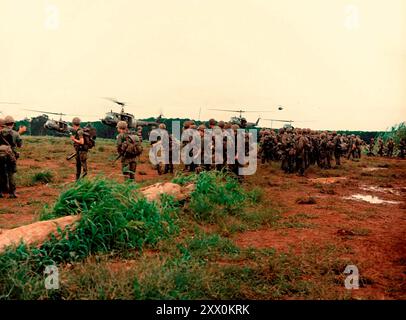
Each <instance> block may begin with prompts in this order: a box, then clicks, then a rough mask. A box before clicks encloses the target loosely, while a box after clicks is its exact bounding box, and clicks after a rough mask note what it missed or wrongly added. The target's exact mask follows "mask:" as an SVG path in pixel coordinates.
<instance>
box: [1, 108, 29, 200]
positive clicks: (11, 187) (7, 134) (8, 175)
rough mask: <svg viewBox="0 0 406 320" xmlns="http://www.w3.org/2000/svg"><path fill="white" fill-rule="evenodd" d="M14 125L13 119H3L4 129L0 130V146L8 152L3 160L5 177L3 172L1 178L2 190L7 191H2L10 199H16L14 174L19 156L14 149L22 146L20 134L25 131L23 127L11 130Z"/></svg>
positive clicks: (9, 117) (8, 117)
mask: <svg viewBox="0 0 406 320" xmlns="http://www.w3.org/2000/svg"><path fill="white" fill-rule="evenodd" d="M14 124H15V121H14V119H13V117H11V116H7V117H5V118H4V127H3V128H2V129H1V132H0V146H6V147H8V148H9V150H10V152H9V156H8V157H7V158H6V159H5V160H3V161H4V163H5V175H4V172H3V175H2V177H1V180H2V184H3V188H4V189H7V190H3V191H7V192H8V193H9V195H10V196H9V197H10V198H17V195H16V183H15V174H16V172H17V159H18V158H19V156H20V155H19V153H18V152H17V150H16V149H17V148H21V147H22V144H23V141H22V139H21V136H20V134H23V133H24V132H26V131H27V128H26V127H25V126H22V127H20V128H19V129H18V131H15V130H13V127H14ZM3 148H4V147H3ZM3 169H4V167H3ZM3 181H4V182H3Z"/></svg>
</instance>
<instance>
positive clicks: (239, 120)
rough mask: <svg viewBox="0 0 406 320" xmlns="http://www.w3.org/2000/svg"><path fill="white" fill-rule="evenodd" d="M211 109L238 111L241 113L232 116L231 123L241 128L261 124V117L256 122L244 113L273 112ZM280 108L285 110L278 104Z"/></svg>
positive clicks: (228, 110)
mask: <svg viewBox="0 0 406 320" xmlns="http://www.w3.org/2000/svg"><path fill="white" fill-rule="evenodd" d="M209 110H214V111H227V112H236V113H239V114H240V115H239V116H235V117H231V119H230V121H229V122H230V123H231V124H237V125H238V126H239V127H240V128H243V129H250V128H255V127H256V126H258V124H259V120H261V118H260V117H258V119H257V121H256V122H248V121H247V119H246V118H245V117H243V116H242V114H243V113H248V112H250V113H252V112H261V113H263V112H272V111H265V110H262V111H258V110H257V111H254V110H249V111H248V110H230V109H209ZM278 110H283V107H282V106H278Z"/></svg>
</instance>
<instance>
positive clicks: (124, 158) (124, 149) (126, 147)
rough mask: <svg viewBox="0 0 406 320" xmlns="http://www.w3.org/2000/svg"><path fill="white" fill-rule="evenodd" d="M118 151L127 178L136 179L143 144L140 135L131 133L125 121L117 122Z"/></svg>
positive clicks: (122, 169)
mask: <svg viewBox="0 0 406 320" xmlns="http://www.w3.org/2000/svg"><path fill="white" fill-rule="evenodd" d="M117 131H118V135H117V152H118V154H119V158H121V171H122V173H123V175H124V179H125V180H132V181H134V180H135V170H136V169H137V156H139V155H141V153H142V145H141V142H140V139H139V137H138V135H136V134H130V132H129V131H128V124H127V122H125V121H119V122H118V123H117Z"/></svg>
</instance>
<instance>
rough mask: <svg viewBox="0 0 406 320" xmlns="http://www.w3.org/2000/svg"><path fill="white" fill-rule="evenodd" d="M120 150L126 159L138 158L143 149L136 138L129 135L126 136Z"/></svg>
mask: <svg viewBox="0 0 406 320" xmlns="http://www.w3.org/2000/svg"><path fill="white" fill-rule="evenodd" d="M122 149H123V153H124V154H125V155H126V156H127V157H136V156H139V155H140V154H141V153H142V151H143V148H142V145H141V143H140V141H139V138H138V136H135V135H130V134H129V135H126V137H125V141H124V143H123V148H122Z"/></svg>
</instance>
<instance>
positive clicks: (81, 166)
mask: <svg viewBox="0 0 406 320" xmlns="http://www.w3.org/2000/svg"><path fill="white" fill-rule="evenodd" d="M83 136H84V133H83V129H82V128H79V129H77V130H76V131H75V132H74V137H75V139H77V140H80V139H82V138H83ZM73 146H74V148H75V150H76V156H75V159H76V180H79V179H80V175H81V173H82V170H83V175H82V178H83V177H85V176H86V175H87V152H88V149H87V146H85V145H83V144H78V143H76V142H74V144H73Z"/></svg>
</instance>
